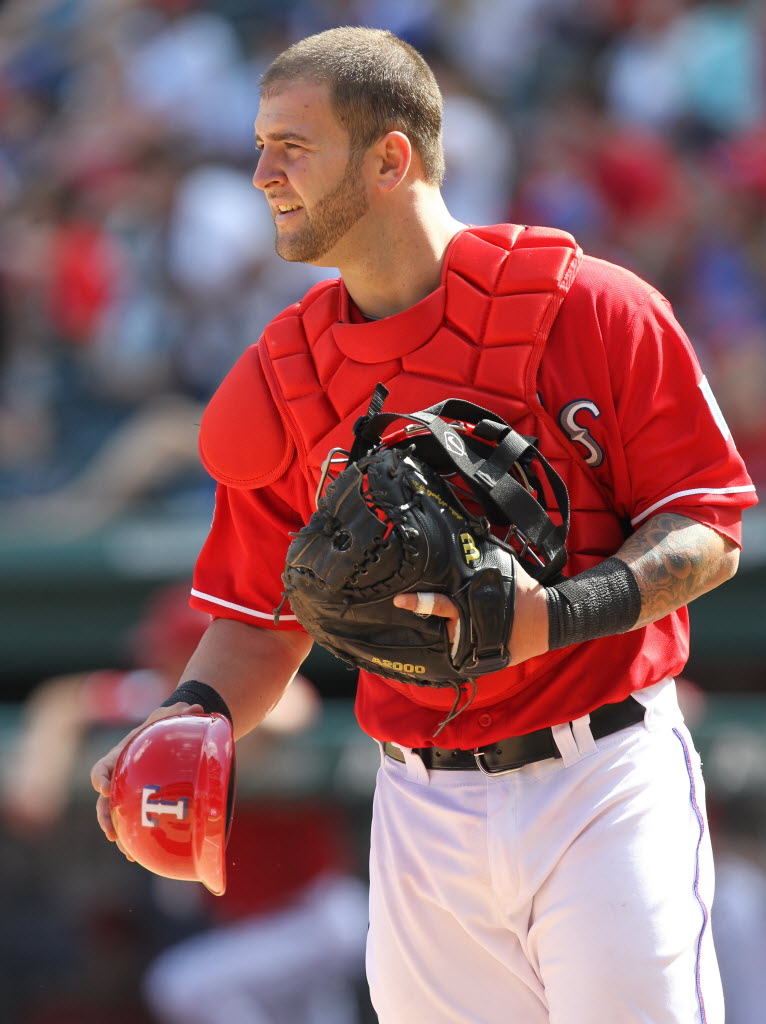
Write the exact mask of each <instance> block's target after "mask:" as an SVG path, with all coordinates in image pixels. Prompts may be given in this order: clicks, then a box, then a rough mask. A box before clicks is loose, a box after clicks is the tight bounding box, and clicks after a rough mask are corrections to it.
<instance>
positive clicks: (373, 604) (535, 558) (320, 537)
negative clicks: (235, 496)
mask: <svg viewBox="0 0 766 1024" xmlns="http://www.w3.org/2000/svg"><path fill="white" fill-rule="evenodd" d="M387 394H388V392H387V390H386V388H385V387H384V386H383V385H382V384H379V385H378V386H377V388H376V389H375V392H374V394H373V397H372V401H371V403H370V408H369V410H368V413H367V415H366V416H364V417H362V418H361V419H360V420H358V421H357V423H356V425H355V427H354V435H355V440H354V443H353V446H352V448H351V450H350V452H345V451H341V450H339V449H333V450H332V451H331V452H330V454H329V455H328V457H327V459H326V460H325V464H324V468H323V473H322V478H321V480H320V484H319V488H318V490H317V510H316V512H315V513H314V514H313V515H312V517H311V519H310V520H309V522H308V523H307V525H306V526H305V527H304V528H303V529H302V530H301V531H300V532H299V533H298V534H297V535H296V536H295V539H294V540H293V542H292V543H291V545H290V547H289V549H288V552H287V561H286V567H285V570H284V574H283V581H284V586H285V589H284V596H283V602H282V604H284V602H285V601H286V600H288V599H289V601H290V605H291V608H292V610H293V612H294V614H295V615H296V616H297V618H298V621H299V622H300V623H301V625H302V626H303V627H304V629H305V630H306V631H307V632H308V633H309V634H310V635H311V636H312V637H313V639H314V640H316V642H317V643H319V644H321V645H322V646H323V647H325V648H326V649H327V650H329V651H331V652H332V653H333V654H335V655H336V656H337V657H339V658H341V659H343V660H344V661H347V662H349V663H350V664H352V665H354V666H357V667H360V668H365V669H367V670H369V671H371V672H375V673H377V674H378V675H382V676H388V677H390V678H394V679H400V680H403V681H404V682H408V683H415V684H418V685H422V686H437V687H443V686H451V687H453V688H454V689H455V691H456V702H455V705H454V707H453V709H452V712H451V713H450V716H448V718H447V719H446V720H445V723H443V724H446V721H449V720H451V718H453V717H454V715H455V713H456V712H457V706H458V704H459V701H460V697H461V694H462V692H463V687H464V685H466V684H467V685H468V686H469V688H470V691H471V696H470V697H469V700H468V702H467V703H465V704H464V705H463V707H462V708H461V709H460V710H461V711H462V710H465V708H466V707H467V706H468V704H469V703H470V701H471V700H472V698H473V695H474V694H475V687H476V683H475V680H476V679H477V678H478V677H480V676H484V675H487V674H489V673H491V672H497V671H500V670H501V669H503V668H505V667H506V666H507V665H508V663H509V662H510V659H511V652H510V650H509V647H508V639H509V637H510V634H511V627H512V625H513V610H514V595H515V575H516V574H515V567H516V560H517V558H518V559H522V560H523V561H524V565H525V568H526V569H527V571H528V572H530V574H531V575H533V576H535V577H536V578H537V579H538V580H539V581H540V582H549V581H553V580H555V579H556V578H557V577H558V576H559V574H560V572H561V569H562V568H563V566H564V564H565V562H566V549H565V546H564V544H565V540H566V535H567V531H568V527H569V503H568V496H567V492H566V488H565V487H564V484H563V481H562V480H561V478H560V477H559V476H558V474H557V473H556V472H555V471H554V470H553V469H552V467H551V466H550V465H549V464H548V462H547V461H546V460H545V459H544V458H543V456H542V455H541V454H540V453H539V452H538V451H537V449H536V448H535V446H534V443H533V439H531V438H528V437H524V436H523V435H521V434H518V433H517V432H516V431H514V430H513V429H512V428H511V427H510V426H509V425H508V424H507V423H506V422H505V421H504V420H502V419H500V417H498V416H496V415H495V414H494V413H491V412H488V411H487V410H486V409H482V408H481V407H480V406H477V405H474V404H473V403H470V402H466V401H462V400H460V399H448V400H446V401H444V402H441V403H439V404H438V405H435V406H431V407H430V408H428V409H424V410H422V411H420V412H415V413H406V414H403V413H393V412H392V413H383V412H382V406H383V402H384V401H385V398H386V395H387ZM447 417H449V419H447ZM398 419H406V420H409V421H410V423H409V424H408V426H407V427H405V428H404V429H403V430H399V431H396V432H394V433H393V434H389V435H385V436H384V434H383V432H384V431H385V429H386V428H387V427H388V426H389V425H390V424H391V423H392V422H393V421H395V420H398ZM339 460H340V461H345V462H346V467H345V468H344V469H343V470H342V471H341V472H340V473H339V474H338V475H337V476H336V477H335V478H334V479H331V480H330V482H329V484H328V485H327V487H326V490H325V489H324V488H325V484H326V483H327V480H328V478H329V477H330V468H331V466H333V465H334V464H335V463H337V462H338V461H339ZM537 466H539V467H541V468H542V471H543V473H544V475H545V478H546V479H547V482H548V484H549V486H550V489H551V492H552V494H553V497H554V498H555V501H556V504H557V505H558V509H559V512H560V514H561V519H562V522H561V523H560V524H559V525H556V524H555V523H554V522H553V520H552V519H551V517H550V516H549V515H548V512H547V510H546V506H545V501H546V499H545V497H544V492H543V488H542V486H541V483H540V479H539V476H538V475H537V473H536V467H537ZM493 527H494V528H495V529H497V528H500V529H501V530H503V531H504V537H503V538H502V539H501V538H500V537H498V536H496V534H495V533H493V532H492V528H493ZM424 591H425V592H428V593H441V594H445V595H448V596H449V597H450V598H451V599H452V601H453V602H454V604H455V606H456V608H457V611H458V616H459V618H458V620H457V622H456V624H455V629H454V633H453V635H452V636H451V637H450V634H449V631H448V626H447V623H446V622H445V621H444V620H443V619H441V618H437V617H435V616H431V615H428V614H421V615H419V617H418V618H417V619H416V618H415V617H414V616H413V614H412V613H411V612H409V611H406V610H402V609H399V608H397V607H395V605H394V604H393V601H392V599H393V597H394V596H395V595H397V594H401V593H407V592H424ZM281 607H282V605H280V607H279V608H278V609H277V610H276V612H275V617H276V618H277V619H278V617H279V612H280V610H281Z"/></svg>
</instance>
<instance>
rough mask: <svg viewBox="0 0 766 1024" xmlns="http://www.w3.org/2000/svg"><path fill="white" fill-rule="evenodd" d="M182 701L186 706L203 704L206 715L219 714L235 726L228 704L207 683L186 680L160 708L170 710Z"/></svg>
mask: <svg viewBox="0 0 766 1024" xmlns="http://www.w3.org/2000/svg"><path fill="white" fill-rule="evenodd" d="M182 701H183V702H184V703H185V704H201V705H202V708H203V709H204V711H205V714H208V715H212V714H213V713H215V712H218V714H219V715H225V716H226V717H227V718H228V719H229V721H230V722H231V723H232V725H233V724H234V723H233V720H232V717H231V711H229V706H228V704H227V703H226V701H225V700H224V699H223V697H222V696H221V695H220V693H219V692H218V691H217V690H214V689H213V687H212V686H208V684H207V683H201V682H199V680H197V679H186V680H185V681H184V682H183V683H181V684H180V685H179V686H177V687H176V689H175V690H173V692H172V693H171V694H170V696H169V697H167V698H166V699H165V700H163V702H162V704H160V707H161V708H169V707H172V705H173V704H180V703H181V702H182Z"/></svg>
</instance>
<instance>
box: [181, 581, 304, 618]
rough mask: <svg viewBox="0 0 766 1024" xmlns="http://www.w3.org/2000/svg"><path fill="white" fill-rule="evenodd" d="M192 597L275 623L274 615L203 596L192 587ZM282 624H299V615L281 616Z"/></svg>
mask: <svg viewBox="0 0 766 1024" xmlns="http://www.w3.org/2000/svg"><path fill="white" fill-rule="evenodd" d="M191 592H192V596H193V597H199V598H201V599H202V600H203V601H211V602H212V603H213V604H220V605H221V606H222V607H223V608H231V610H232V611H233V612H244V614H245V615H252V616H253V617H254V618H256V619H271V620H272V622H273V621H274V613H273V612H271V613H266V612H257V611H255V610H254V609H252V608H245V606H244V605H241V604H234V603H233V602H232V601H224V599H223V598H222V597H213V596H212V595H210V594H203V593H202V591H201V590H195V589H194V588H193V587H192V591H191ZM279 621H280V622H297V621H298V617H297V615H280V616H279Z"/></svg>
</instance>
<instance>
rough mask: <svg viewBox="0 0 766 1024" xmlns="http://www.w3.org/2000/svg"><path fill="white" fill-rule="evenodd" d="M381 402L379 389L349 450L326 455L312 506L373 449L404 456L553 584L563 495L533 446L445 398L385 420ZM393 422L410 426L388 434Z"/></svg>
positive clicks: (560, 559) (561, 546)
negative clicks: (498, 530)
mask: <svg viewBox="0 0 766 1024" xmlns="http://www.w3.org/2000/svg"><path fill="white" fill-rule="evenodd" d="M387 396H388V389H387V388H386V387H385V386H384V385H383V384H378V385H377V387H376V388H375V391H374V392H373V395H372V399H371V401H370V406H369V409H368V411H367V414H366V415H365V416H362V417H360V418H359V419H358V420H357V422H356V423H355V425H354V443H353V445H352V447H351V450H350V451H346V450H345V449H342V448H333V449H332V450H331V451H330V452H329V454H328V455H327V457H326V459H325V461H324V463H323V465H322V472H321V476H320V480H319V486H318V488H317V492H316V500H317V504H318V503H319V499H320V497H321V496H322V494H323V492H324V489H325V487H326V485H327V482H328V480H330V479H333V478H334V476H335V475H336V474H337V473H339V472H341V471H342V470H343V469H344V468H345V467H346V466H347V465H349V464H350V463H352V462H356V461H358V460H359V459H360V458H363V457H364V456H365V455H368V454H370V453H371V452H373V451H375V450H376V449H379V448H383V447H385V448H399V449H403V448H409V449H411V450H412V451H414V453H415V454H416V455H417V457H418V458H420V459H422V460H423V461H424V462H427V463H428V464H429V465H430V466H431V467H432V468H433V469H435V470H436V471H437V472H438V473H440V474H441V475H442V476H443V477H444V479H445V480H446V481H447V483H448V484H449V485H450V487H451V488H452V491H453V493H454V494H455V496H456V498H457V499H458V500H459V501H461V502H463V503H466V504H471V503H473V504H475V505H477V506H478V507H479V509H480V510H481V512H482V513H483V514H484V515H485V516H486V518H487V519H488V520H489V522H490V523H491V524H492V525H493V526H495V527H505V528H506V529H507V533H506V535H505V537H504V538H503V540H504V541H505V542H506V543H508V544H511V545H512V546H513V547H514V549H515V550H516V553H517V555H518V557H519V558H520V559H521V560H522V561H524V563H525V568H526V569H527V571H528V572H529V573H530V574H531V575H533V576H535V577H536V578H537V579H538V580H539V581H540V582H544V583H550V582H552V581H553V580H555V579H556V578H557V577H558V576H559V575H560V573H561V571H562V569H563V568H564V566H565V565H566V561H567V551H566V546H565V545H566V538H567V534H568V532H569V495H568V493H567V489H566V486H565V484H564V481H563V480H562V479H561V477H560V476H559V475H558V473H557V472H556V471H555V470H554V469H553V467H552V466H551V465H550V464H549V463H548V461H547V460H546V459H545V458H544V457H543V456H542V455H541V454H540V452H539V451H538V450H537V448H536V447H535V445H536V439H535V438H533V437H526V436H524V435H523V434H519V433H518V432H517V431H515V430H514V429H513V428H512V427H511V426H509V425H508V424H507V423H506V422H505V420H503V419H502V418H501V417H500V416H498V415H497V414H496V413H494V412H491V411H490V410H488V409H484V408H482V407H481V406H479V405H475V404H474V403H473V402H468V401H464V400H463V399H459V398H448V399H446V400H445V401H443V402H439V403H438V404H437V405H432V406H429V408H427V409H422V410H421V411H419V412H413V413H400V412H386V413H384V412H383V411H382V409H383V403H384V402H385V399H386V397H387ZM396 420H409V421H410V422H409V423H408V424H406V425H405V426H399V427H397V428H396V429H391V426H392V424H393V423H395V421H396ZM387 428H388V429H387ZM541 474H542V475H541ZM543 479H544V480H545V481H546V482H547V484H548V487H549V493H550V495H551V497H552V498H553V501H554V503H555V505H556V507H557V509H558V513H559V517H560V520H561V522H560V523H558V524H556V523H555V522H554V521H553V520H552V519H551V516H550V515H549V513H548V501H547V498H546V495H545V490H544V487H543V483H542V480H543Z"/></svg>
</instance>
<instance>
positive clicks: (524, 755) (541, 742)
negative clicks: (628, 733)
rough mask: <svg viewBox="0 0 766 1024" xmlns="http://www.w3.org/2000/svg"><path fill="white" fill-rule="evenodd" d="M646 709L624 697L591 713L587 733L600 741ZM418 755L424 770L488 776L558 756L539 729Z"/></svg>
mask: <svg viewBox="0 0 766 1024" xmlns="http://www.w3.org/2000/svg"><path fill="white" fill-rule="evenodd" d="M645 710H646V709H645V708H644V705H643V704H640V703H639V702H638V701H637V700H636V699H635V698H634V697H627V698H626V699H625V700H623V701H621V702H620V703H619V704H604V705H603V706H602V707H600V708H596V710H595V711H591V713H590V731H591V733H592V735H593V738H594V739H596V740H600V739H601V738H602V737H603V736H609V735H611V734H612V733H613V732H619V730H620V729H627V727H628V726H629V725H636V724H637V723H638V722H642V721H643V720H644V713H645ZM383 749H384V751H385V752H386V754H388V756H389V757H392V758H393V759H394V760H395V761H402V762H404V754H403V753H402V751H401V750H400V749H399V747H397V746H396V745H395V744H393V743H384V744H383ZM413 753H415V754H417V755H418V756H419V757H420V759H421V760H422V762H423V764H424V765H425V766H426V768H447V769H452V770H453V771H482V772H485V773H487V774H489V775H496V774H501V773H502V772H511V771H515V770H516V769H517V768H523V767H524V765H525V764H533V763H534V762H535V761H544V760H545V759H546V758H548V757H561V753H560V751H559V748H558V747H557V746H556V742H555V740H554V739H553V731H552V730H551V729H550V728H548V729H538V730H537V732H530V733H527V735H526V736H510V737H509V738H508V739H506V740H498V741H497V742H496V743H488V744H487V745H486V746H484V747H476V749H475V750H448V749H445V748H443V747H416V748H414V750H413Z"/></svg>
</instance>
